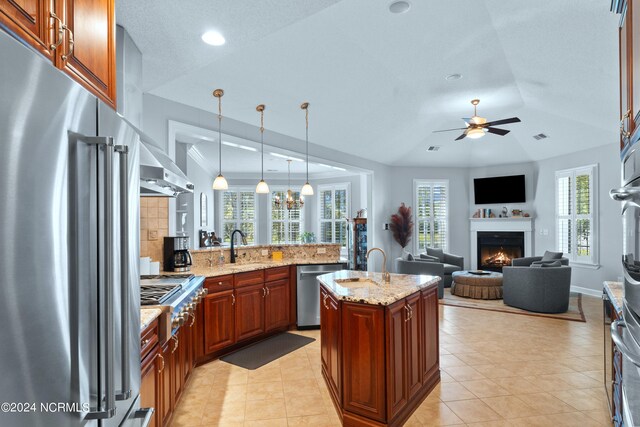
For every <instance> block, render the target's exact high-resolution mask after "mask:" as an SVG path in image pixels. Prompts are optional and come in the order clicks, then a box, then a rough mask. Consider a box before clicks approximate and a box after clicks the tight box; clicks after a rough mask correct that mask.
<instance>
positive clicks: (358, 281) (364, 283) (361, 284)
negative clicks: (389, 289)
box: [335, 277, 380, 288]
mask: <svg viewBox="0 0 640 427" xmlns="http://www.w3.org/2000/svg"><path fill="white" fill-rule="evenodd" d="M335 282H336V283H337V284H338V285H340V286H342V287H345V288H367V287H370V286H380V283H378V282H376V281H374V280H371V279H368V278H366V277H352V278H350V279H335Z"/></svg>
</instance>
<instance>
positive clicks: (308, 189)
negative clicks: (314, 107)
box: [300, 102, 313, 196]
mask: <svg viewBox="0 0 640 427" xmlns="http://www.w3.org/2000/svg"><path fill="white" fill-rule="evenodd" d="M300 108H302V109H303V110H304V122H305V129H306V133H305V141H306V147H307V182H305V183H304V185H303V186H302V190H301V191H300V194H302V195H303V196H313V187H312V186H311V184H309V103H308V102H303V103H302V105H300Z"/></svg>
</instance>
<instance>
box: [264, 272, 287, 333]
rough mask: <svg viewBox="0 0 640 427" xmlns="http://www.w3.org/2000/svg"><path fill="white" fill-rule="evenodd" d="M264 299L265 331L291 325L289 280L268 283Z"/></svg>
mask: <svg viewBox="0 0 640 427" xmlns="http://www.w3.org/2000/svg"><path fill="white" fill-rule="evenodd" d="M264 287H265V289H266V290H267V294H266V296H265V298H264V329H265V332H271V331H274V330H276V329H280V328H286V327H287V326H288V325H289V304H288V302H289V279H283V280H277V281H275V282H267V283H265V285H264Z"/></svg>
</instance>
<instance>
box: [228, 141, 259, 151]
mask: <svg viewBox="0 0 640 427" xmlns="http://www.w3.org/2000/svg"><path fill="white" fill-rule="evenodd" d="M222 145H226V146H227V147H234V148H240V149H241V150H247V151H258V149H256V148H253V147H247V146H246V145H240V144H236V143H235V142H229V141H222Z"/></svg>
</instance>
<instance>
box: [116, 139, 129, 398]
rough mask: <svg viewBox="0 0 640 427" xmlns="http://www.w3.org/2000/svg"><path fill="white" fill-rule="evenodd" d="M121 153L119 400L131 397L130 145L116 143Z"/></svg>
mask: <svg viewBox="0 0 640 427" xmlns="http://www.w3.org/2000/svg"><path fill="white" fill-rule="evenodd" d="M114 149H115V152H116V153H118V154H119V155H120V297H121V298H122V307H121V313H122V314H121V317H122V318H121V320H120V336H121V337H122V354H121V359H120V363H121V364H122V370H121V372H122V382H121V384H122V390H121V391H120V392H119V393H117V394H116V399H117V400H127V399H129V398H130V397H131V380H130V377H131V372H130V371H131V367H130V366H129V356H130V352H131V349H130V348H129V339H128V337H129V304H130V301H129V289H130V286H129V169H128V166H129V147H127V146H126V145H116V146H115V147H114Z"/></svg>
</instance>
